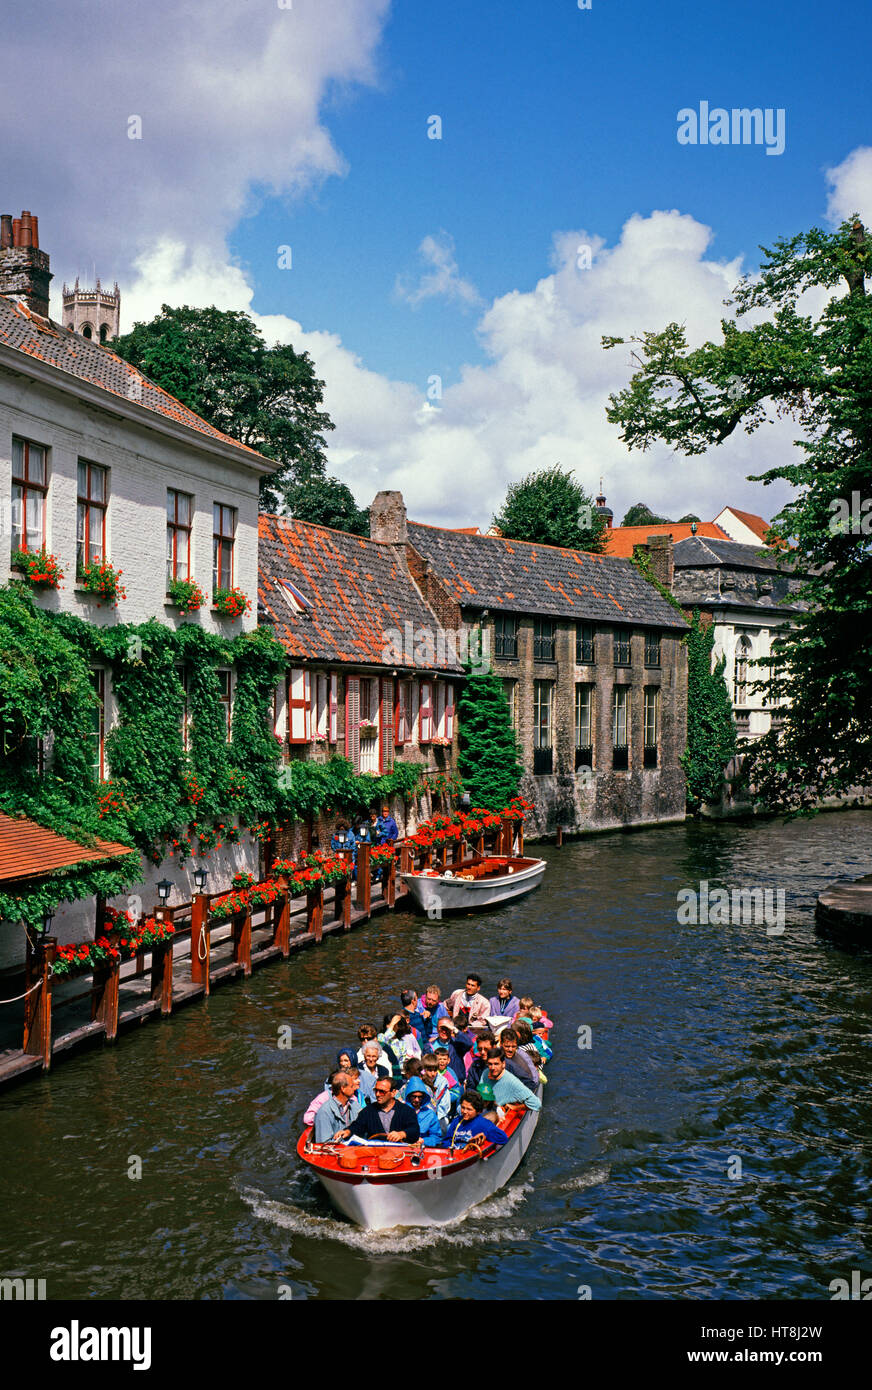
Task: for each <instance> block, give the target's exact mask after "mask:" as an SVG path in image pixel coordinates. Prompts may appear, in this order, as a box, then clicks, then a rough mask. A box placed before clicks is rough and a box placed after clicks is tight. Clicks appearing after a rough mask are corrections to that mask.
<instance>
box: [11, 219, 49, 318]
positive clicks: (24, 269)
mask: <svg viewBox="0 0 872 1390" xmlns="http://www.w3.org/2000/svg"><path fill="white" fill-rule="evenodd" d="M48 266H49V261H48V254H47V253H46V252H45V251H40V249H39V223H38V221H37V219H36V218H35V217H33V216H31V214H30V213H29V212H22V214H21V216H20V217H13V216H12V214H11V213H9V212H5V213H3V215H2V217H0V294H5V295H10V296H13V297H15V296H20V297H21V298H22V299H23V300H24V301H25V303H27V304H28V305H29V307H30V308H31V309H33V311H34V313H37V314H42V315H43V317H44V318H48V286H49V281H50V280H51V279H52V275H51V271H50V270H49V268H48Z"/></svg>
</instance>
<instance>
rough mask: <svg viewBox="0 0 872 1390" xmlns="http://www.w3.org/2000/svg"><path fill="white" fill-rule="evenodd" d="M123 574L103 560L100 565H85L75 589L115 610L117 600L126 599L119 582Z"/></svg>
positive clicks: (125, 593)
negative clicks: (99, 599)
mask: <svg viewBox="0 0 872 1390" xmlns="http://www.w3.org/2000/svg"><path fill="white" fill-rule="evenodd" d="M123 573H124V571H123V570H116V569H115V567H114V566H113V565H112V564H110V562H109V561H108V560H103V561H102V562H101V563H100V564H95V565H85V566H84V568H83V569H82V571H81V573H80V575H79V584H78V585H77V588H78V589H79V591H80V592H82V591H84V592H85V593H86V594H91V595H92V596H93V597H94V598H102V599H105V600H106V602H107V603H111V604H112V606H113V608H117V606H118V600H119V599H120V598H127V592H126V590H125V588H124V585H123V584H122V583H121V582H120V580H121V576H122V574H123Z"/></svg>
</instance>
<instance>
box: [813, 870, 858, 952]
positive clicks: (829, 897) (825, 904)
mask: <svg viewBox="0 0 872 1390" xmlns="http://www.w3.org/2000/svg"><path fill="white" fill-rule="evenodd" d="M815 922H816V925H817V929H818V931H819V932H820V933H821V934H822V935H824V936H829V937H831V938H832V939H833V940H834V941H838V942H840V943H842V944H844V945H846V946H863V947H866V948H867V949H869V948H872V874H866V875H865V876H864V877H863V878H854V879H851V878H843V879H840V880H839V881H838V882H837V883H831V884H830V886H829V888H825V889H824V891H823V892H822V893H821V895H820V897H819V898H818V900H817V905H816V907H815Z"/></svg>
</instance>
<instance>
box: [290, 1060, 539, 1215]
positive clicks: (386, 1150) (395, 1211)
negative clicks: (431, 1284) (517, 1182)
mask: <svg viewBox="0 0 872 1390" xmlns="http://www.w3.org/2000/svg"><path fill="white" fill-rule="evenodd" d="M538 1094H539V1096H540V1098H541V1095H542V1086H541V1085H540V1086H539V1088H538ZM540 1113H541V1112H540V1111H538V1110H528V1109H527V1108H526V1106H524V1105H510V1106H507V1107H506V1115H505V1119H504V1120H503V1121H501V1123H500V1128H501V1129H503V1130H505V1131H506V1133H507V1134H508V1136H509V1139H508V1142H507V1143H505V1144H501V1145H497V1144H487V1143H484V1144H482V1145H481V1147H480V1148H479V1147H477V1146H475V1145H468V1146H467V1147H466V1148H463V1149H455V1150H453V1151H452V1150H449V1149H447V1148H446V1149H427V1148H422V1147H420V1146H419V1145H415V1144H365V1145H364V1144H361V1145H345V1144H315V1143H313V1142H312V1126H311V1125H309V1126H308V1127H307V1128H306V1129H305V1130H304V1131H303V1133H302V1135H301V1136H300V1139H299V1142H298V1144H297V1153H298V1155H299V1157H300V1158H301V1159H302V1160H303V1162H304V1163H306V1164H308V1166H309V1167H310V1168H311V1169H312V1171H313V1172H314V1173H315V1175H316V1176H317V1177H318V1179H319V1180H320V1182H321V1184H322V1186H323V1187H324V1189H325V1191H326V1193H327V1196H328V1197H329V1198H330V1201H331V1202H332V1203H333V1205H334V1207H336V1208H337V1209H338V1210H339V1211H341V1212H342V1213H343V1215H345V1216H348V1217H350V1218H351V1220H352V1221H354V1222H356V1223H357V1225H358V1226H363V1227H365V1228H366V1229H367V1230H370V1231H384V1230H388V1229H389V1228H390V1227H392V1226H444V1225H446V1224H447V1223H448V1222H451V1221H456V1220H457V1218H458V1217H460V1216H463V1214H464V1212H467V1211H469V1209H470V1207H474V1206H476V1205H477V1204H478V1203H479V1202H483V1201H484V1200H485V1198H486V1197H490V1196H491V1195H492V1194H493V1193H494V1192H496V1191H497V1190H498V1188H500V1187H502V1186H503V1185H504V1183H507V1182H508V1180H509V1178H510V1177H511V1176H512V1174H513V1173H514V1171H515V1169H516V1168H517V1166H518V1164H519V1163H520V1162H521V1159H522V1158H523V1157H524V1154H525V1153H526V1152H527V1148H528V1146H529V1143H530V1140H531V1139H532V1137H533V1131H534V1130H535V1128H536V1124H537V1122H538V1120H539V1115H540Z"/></svg>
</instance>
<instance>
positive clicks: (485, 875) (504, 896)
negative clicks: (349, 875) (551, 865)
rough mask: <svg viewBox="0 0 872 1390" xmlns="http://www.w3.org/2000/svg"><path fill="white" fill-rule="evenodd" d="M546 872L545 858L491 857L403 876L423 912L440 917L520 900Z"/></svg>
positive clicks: (422, 870) (413, 872)
mask: <svg viewBox="0 0 872 1390" xmlns="http://www.w3.org/2000/svg"><path fill="white" fill-rule="evenodd" d="M544 873H545V860H544V859H524V858H522V857H519V856H517V855H509V856H508V857H506V856H502V857H498V856H495V855H492V856H491V857H489V858H483V859H480V860H477V861H475V862H473V863H471V864H465V865H463V866H462V867H460V866H458V868H457V869H416V870H414V871H412V872H408V873H403V874H401V875H400V877H401V878H402V879H404V880H405V882H406V884H407V885H408V888H409V892H410V893H411V895H412V897H413V898H414V900H415V902H416V904H417V905H418V907H419V908H420V909H421V910H422V912H426V913H427V915H428V917H440V916H441V915H442V913H443V912H466V911H469V910H470V909H474V908H478V907H494V906H496V905H497V904H499V903H504V902H508V901H509V900H510V899H511V898H520V897H521V896H522V895H523V894H524V893H530V892H532V890H533V889H534V888H538V887H539V884H540V883H541V882H542V876H543V874H544Z"/></svg>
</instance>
